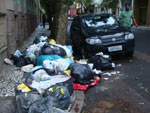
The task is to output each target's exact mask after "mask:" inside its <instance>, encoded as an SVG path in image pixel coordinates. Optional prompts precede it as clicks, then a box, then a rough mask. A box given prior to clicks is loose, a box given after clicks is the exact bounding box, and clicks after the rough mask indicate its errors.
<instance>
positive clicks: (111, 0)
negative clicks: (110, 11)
mask: <svg viewBox="0 0 150 113" xmlns="http://www.w3.org/2000/svg"><path fill="white" fill-rule="evenodd" d="M119 1H120V0H103V2H102V4H101V6H102V7H106V8H108V7H109V8H116V6H117V4H118V3H119ZM123 1H124V0H121V2H123Z"/></svg>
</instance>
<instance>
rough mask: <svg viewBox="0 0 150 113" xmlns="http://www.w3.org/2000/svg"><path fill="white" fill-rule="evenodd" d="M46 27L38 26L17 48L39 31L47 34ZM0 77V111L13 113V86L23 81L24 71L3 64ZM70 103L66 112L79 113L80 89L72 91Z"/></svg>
mask: <svg viewBox="0 0 150 113" xmlns="http://www.w3.org/2000/svg"><path fill="white" fill-rule="evenodd" d="M47 28H48V26H46V29H43V28H40V27H39V26H38V27H37V29H36V30H35V32H34V33H32V35H31V36H30V37H29V39H28V40H27V41H26V42H24V45H23V46H22V47H21V48H19V50H24V49H25V48H27V47H28V46H29V45H30V44H31V43H32V42H33V40H34V39H35V36H36V35H37V34H39V33H43V32H45V33H46V35H47V36H49V35H50V32H49V31H47ZM0 74H1V78H0V108H1V110H0V113H15V104H14V97H15V86H16V84H18V83H22V82H24V81H25V78H24V73H23V72H21V71H20V69H19V68H17V67H15V66H10V65H6V64H4V65H3V68H2V71H1V73H0ZM71 101H72V104H71V105H70V107H69V109H68V110H67V111H66V112H67V113H80V112H81V110H82V107H83V103H84V93H83V92H82V91H74V94H73V96H72V98H71Z"/></svg>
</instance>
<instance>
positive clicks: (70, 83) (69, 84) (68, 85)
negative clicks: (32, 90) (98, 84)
mask: <svg viewBox="0 0 150 113" xmlns="http://www.w3.org/2000/svg"><path fill="white" fill-rule="evenodd" d="M57 85H59V86H64V87H66V88H67V89H68V91H69V94H70V96H71V95H72V94H73V92H74V87H73V80H72V79H69V80H68V81H66V82H64V83H59V84H57Z"/></svg>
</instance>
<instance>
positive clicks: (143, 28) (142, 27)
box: [132, 26, 150, 31]
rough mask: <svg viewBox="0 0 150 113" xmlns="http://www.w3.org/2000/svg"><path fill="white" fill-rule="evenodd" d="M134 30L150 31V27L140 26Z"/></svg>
mask: <svg viewBox="0 0 150 113" xmlns="http://www.w3.org/2000/svg"><path fill="white" fill-rule="evenodd" d="M132 29H133V30H148V31H149V30H150V27H147V26H138V27H132Z"/></svg>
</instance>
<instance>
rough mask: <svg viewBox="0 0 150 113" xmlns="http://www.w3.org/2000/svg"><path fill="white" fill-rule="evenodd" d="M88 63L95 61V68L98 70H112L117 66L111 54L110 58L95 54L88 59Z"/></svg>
mask: <svg viewBox="0 0 150 113" xmlns="http://www.w3.org/2000/svg"><path fill="white" fill-rule="evenodd" d="M88 63H93V64H94V68H96V69H97V70H111V69H114V67H115V66H114V65H113V64H114V63H113V62H112V59H111V57H110V56H109V57H108V58H104V57H103V56H101V55H95V56H92V57H91V58H90V59H89V60H88Z"/></svg>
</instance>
